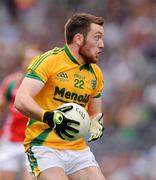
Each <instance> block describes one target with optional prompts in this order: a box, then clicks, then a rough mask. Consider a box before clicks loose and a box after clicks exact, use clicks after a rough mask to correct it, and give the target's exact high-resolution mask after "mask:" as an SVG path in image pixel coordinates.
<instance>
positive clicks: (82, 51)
mask: <svg viewBox="0 0 156 180" xmlns="http://www.w3.org/2000/svg"><path fill="white" fill-rule="evenodd" d="M87 50H88V49H87V48H86V40H85V39H84V42H83V45H82V46H81V47H80V49H79V54H80V55H81V57H82V58H83V60H84V62H85V64H90V63H96V62H95V60H94V59H93V58H92V57H91V56H89V55H88V54H87Z"/></svg>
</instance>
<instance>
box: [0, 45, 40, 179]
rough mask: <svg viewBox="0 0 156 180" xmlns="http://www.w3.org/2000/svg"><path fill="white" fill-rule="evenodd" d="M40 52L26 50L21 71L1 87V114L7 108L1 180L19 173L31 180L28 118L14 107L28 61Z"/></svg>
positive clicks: (0, 144) (1, 137) (0, 142)
mask: <svg viewBox="0 0 156 180" xmlns="http://www.w3.org/2000/svg"><path fill="white" fill-rule="evenodd" d="M39 53H40V52H39V50H37V49H36V47H35V48H30V47H29V48H26V49H25V51H24V60H23V61H22V64H21V69H20V71H18V72H15V73H13V74H10V75H8V76H7V77H6V78H4V80H3V82H2V84H1V87H0V113H1V115H2V113H3V112H4V110H5V109H6V108H7V117H6V120H5V122H4V125H3V127H2V130H1V135H0V180H5V179H6V180H14V179H16V175H17V173H19V172H20V173H22V174H21V179H23V180H30V179H31V177H30V175H29V173H28V172H27V170H26V168H25V153H24V147H23V140H24V138H25V128H26V124H27V121H28V118H27V117H26V116H24V115H22V114H21V113H20V112H18V111H17V110H16V109H15V107H14V104H13V103H14V99H15V95H16V92H17V89H18V87H19V85H20V83H21V82H22V79H23V77H24V72H25V69H26V65H27V64H28V61H29V60H30V59H32V57H34V56H36V55H38V54H39Z"/></svg>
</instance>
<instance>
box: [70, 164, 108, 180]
mask: <svg viewBox="0 0 156 180" xmlns="http://www.w3.org/2000/svg"><path fill="white" fill-rule="evenodd" d="M68 178H69V180H86V179H87V180H95V179H97V180H106V179H105V177H104V176H103V174H102V172H101V170H100V169H99V168H98V167H95V166H94V167H87V168H84V169H81V170H79V171H77V172H75V173H73V174H70V175H68Z"/></svg>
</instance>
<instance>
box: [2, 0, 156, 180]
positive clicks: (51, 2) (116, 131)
mask: <svg viewBox="0 0 156 180" xmlns="http://www.w3.org/2000/svg"><path fill="white" fill-rule="evenodd" d="M74 12H89V13H94V14H95V15H98V16H103V17H104V18H105V39H104V42H105V48H104V52H103V54H102V56H101V59H100V62H99V65H100V67H101V68H102V69H103V72H104V79H105V88H104V92H103V112H104V115H105V127H106V128H105V134H104V136H103V137H102V138H101V140H100V141H98V142H96V143H92V144H91V145H90V146H91V148H92V150H93V152H95V155H96V157H97V160H98V161H99V163H100V165H101V167H102V170H103V172H104V174H105V176H106V177H107V179H108V180H156V171H155V167H156V141H155V137H156V128H155V126H156V1H155V0H118V1H117V0H96V1H95V0H90V1H88V0H79V1H74V0H44V1H43V0H26V1H22V0H0V80H3V78H4V77H5V76H6V75H7V74H8V73H10V72H13V71H15V70H16V69H18V68H19V64H20V63H21V60H22V51H23V49H24V48H25V46H28V45H29V44H37V46H38V47H39V48H40V49H41V50H42V51H46V50H48V49H51V48H53V47H54V46H59V47H60V46H63V45H64V34H63V32H64V22H65V20H66V19H67V18H68V17H69V16H70V15H71V14H72V13H74ZM97 145H98V146H97Z"/></svg>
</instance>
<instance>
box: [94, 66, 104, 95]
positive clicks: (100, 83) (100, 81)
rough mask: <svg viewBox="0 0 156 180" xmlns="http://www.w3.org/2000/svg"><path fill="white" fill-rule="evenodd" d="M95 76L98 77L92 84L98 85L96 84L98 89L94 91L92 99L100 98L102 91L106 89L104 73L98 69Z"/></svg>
mask: <svg viewBox="0 0 156 180" xmlns="http://www.w3.org/2000/svg"><path fill="white" fill-rule="evenodd" d="M95 76H96V82H92V83H96V84H95V86H96V88H95V89H94V91H93V93H92V97H93V98H98V97H101V96H102V91H103V88H104V79H103V73H102V71H101V69H100V68H97V69H96V71H95Z"/></svg>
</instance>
